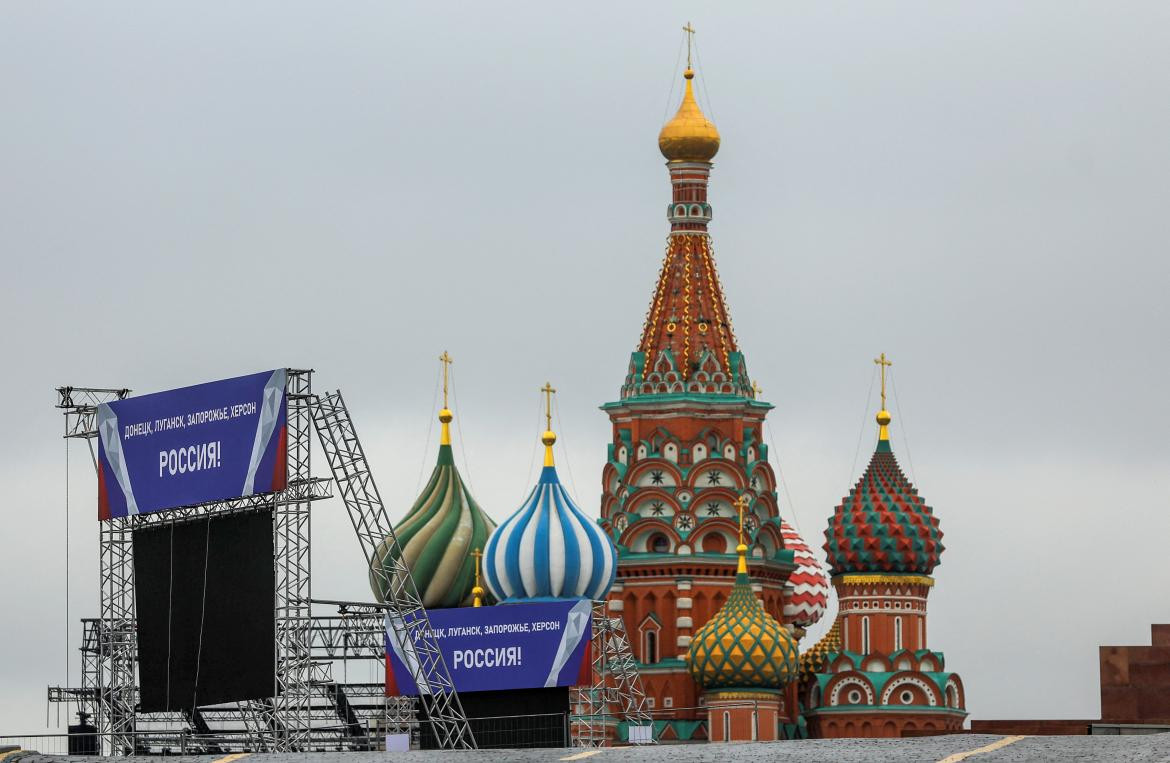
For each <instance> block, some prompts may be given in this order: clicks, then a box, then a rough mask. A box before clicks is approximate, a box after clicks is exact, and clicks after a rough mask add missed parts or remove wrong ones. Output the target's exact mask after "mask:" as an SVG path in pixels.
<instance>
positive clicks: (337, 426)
mask: <svg viewBox="0 0 1170 763" xmlns="http://www.w3.org/2000/svg"><path fill="white" fill-rule="evenodd" d="M313 421H314V423H315V424H316V426H317V434H318V435H319V436H320V439H321V445H322V447H323V448H324V451H325V459H326V461H328V462H329V468H330V469H331V470H332V471H333V479H334V481H336V483H337V487H338V490H339V492H340V493H341V497H342V500H344V501H345V508H346V509H347V510H348V511H349V519H350V522H352V523H353V529H354V532H356V533H357V536H358V541H359V543H360V544H361V547H362V553H363V554H365V557H366V562H367V563H368V564H369V567H370V570H371V573H372V574H373V575H374V577H375V578H376V581H375V582H376V583H377V586H376V587H377V589H378V590H379V591H383V592H385V596H384V602H385V605H386V611H385V615H386V617H387V622H388V624H389V625H390V626H391V627H388V628H387V631H388V633H389V634H391V637H392V638H395V639H396V642H397V643H396V645H397V647H398V648H399V649H400V650H401V653H402V654H404V655H405V656H406V658H407V659H406V660H405V663H406V664H407V666H408V667H409V669H410V671H411V674H412V678H413V679H414V683H415V685H416V686H417V687H418V688H419V696H420V699H421V701H422V705H423V707H424V708H425V710H426V714H427V720H428V721H429V722H430V724H431V726H432V727H433V728H434V732H435V739H436V740H437V741H438V744H439V746H440V747H442V748H446V749H451V748H469V749H473V748H474V747H475V737H474V736H472V733H471V727H470V726H469V725H468V723H467V716H466V715H465V714H464V712H463V706H462V704H461V703H460V702H459V695H458V694H457V693H456V691H455V683H454V681H452V680H451V674H450V673H449V672H448V670H447V664H446V662H444V660H443V653H442V652H440V651H439V644H438V641H437V640H436V639H435V636H434V634H433V633H432V631H431V623H430V618H429V617H428V616H427V611H426V609H425V608H424V607H423V604H422V597H421V596H419V593H418V588H417V587H416V586H415V584H414V578H413V577H412V576H411V574H410V569H409V568H408V567H407V566H406V562H405V560H404V555H403V553H402V549H401V547H400V546H399V545H398V539H397V538H396V537H395V536H394V529H393V526H392V525H391V524H390V517H389V515H388V514H387V513H386V507H385V505H384V504H383V503H382V497H381V495H380V494H379V493H378V487H377V485H376V484H375V483H374V476H373V474H372V473H371V471H370V466H369V463H368V462H367V461H366V455H365V451H364V449H363V448H362V444H361V441H360V440H359V439H358V435H357V430H356V429H355V427H354V424H353V419H352V418H351V417H350V415H349V410H348V409H347V408H346V407H345V400H344V399H343V398H342V396H341V392H340V391H336V392H332V393H330V394H327V395H323V396H321V397H319V398H316V399H315V400H314V405H313ZM380 548H381V549H382V555H381V556H379V549H380ZM387 567H390V568H391V569H390V570H389V571H388V570H387Z"/></svg>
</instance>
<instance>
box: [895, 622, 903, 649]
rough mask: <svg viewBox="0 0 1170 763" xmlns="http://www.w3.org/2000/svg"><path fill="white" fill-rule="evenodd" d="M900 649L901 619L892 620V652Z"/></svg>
mask: <svg viewBox="0 0 1170 763" xmlns="http://www.w3.org/2000/svg"><path fill="white" fill-rule="evenodd" d="M901 648H902V618H900V617H895V618H894V651H897V650H899V649H901Z"/></svg>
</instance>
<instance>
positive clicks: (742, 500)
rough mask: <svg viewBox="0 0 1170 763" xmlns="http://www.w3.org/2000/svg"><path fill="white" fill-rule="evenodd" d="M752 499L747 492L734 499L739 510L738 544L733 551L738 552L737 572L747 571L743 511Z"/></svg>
mask: <svg viewBox="0 0 1170 763" xmlns="http://www.w3.org/2000/svg"><path fill="white" fill-rule="evenodd" d="M751 502H752V499H750V498H748V495H747V493H744V494H742V495H740V497H739V498H736V499H735V504H734V505H735V508H736V510H737V511H738V512H739V545H738V546H736V547H735V553H737V554H739V564H738V566H737V567H736V568H735V571H736V572H737V573H739V572H745V573H746V572H747V550H748V547H747V543H745V542H744V537H743V513H744V512H745V511H747V509H748V506H749V505H751Z"/></svg>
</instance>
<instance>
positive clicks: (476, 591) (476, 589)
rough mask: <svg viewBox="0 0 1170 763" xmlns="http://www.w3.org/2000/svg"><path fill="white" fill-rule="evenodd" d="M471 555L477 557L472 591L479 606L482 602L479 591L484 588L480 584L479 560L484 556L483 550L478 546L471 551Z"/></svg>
mask: <svg viewBox="0 0 1170 763" xmlns="http://www.w3.org/2000/svg"><path fill="white" fill-rule="evenodd" d="M471 555H472V556H473V557H474V558H475V587H474V588H472V589H471V592H472V594H474V595H475V606H477V607H478V606H479V604H480V601H479V592H480V591H482V590H483V587H482V586H480V584H479V562H480V559H481V558H482V557H483V552H482V551H480V550H479V549H478V548H477V549H475V550H474V551H472V552H471Z"/></svg>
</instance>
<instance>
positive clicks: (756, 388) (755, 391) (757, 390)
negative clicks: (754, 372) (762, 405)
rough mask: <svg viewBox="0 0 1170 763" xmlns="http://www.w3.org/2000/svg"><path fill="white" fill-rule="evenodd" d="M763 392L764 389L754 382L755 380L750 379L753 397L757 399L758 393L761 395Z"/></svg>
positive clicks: (758, 397)
mask: <svg viewBox="0 0 1170 763" xmlns="http://www.w3.org/2000/svg"><path fill="white" fill-rule="evenodd" d="M763 393H764V390H762V389H760V385H759V384H757V383H756V382H755V380H754V379H753V380H752V394H753V395H754V396H755V399H756V400H759V399H760V395H762V394H763Z"/></svg>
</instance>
